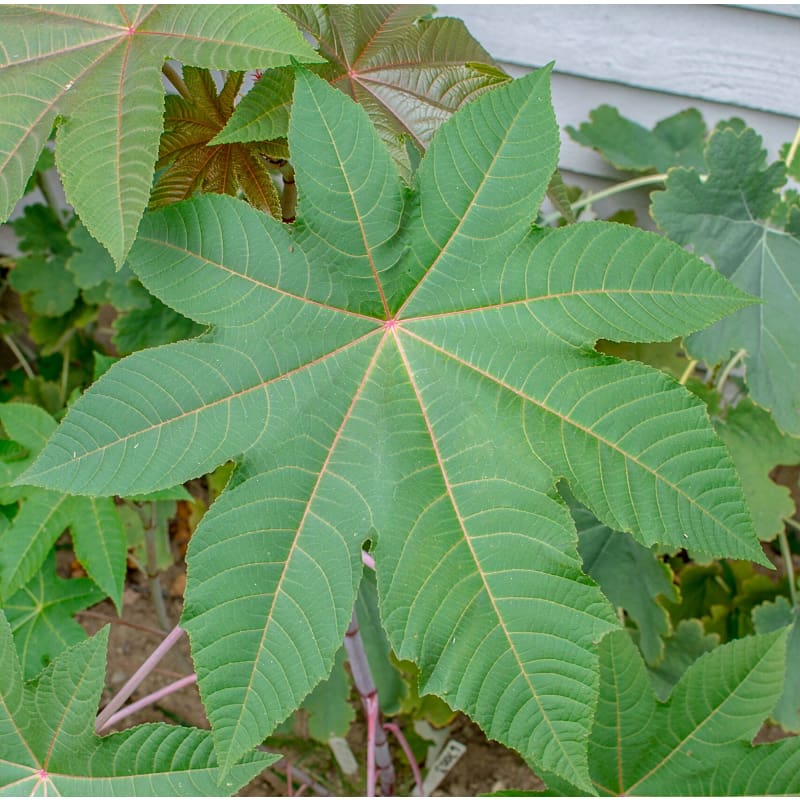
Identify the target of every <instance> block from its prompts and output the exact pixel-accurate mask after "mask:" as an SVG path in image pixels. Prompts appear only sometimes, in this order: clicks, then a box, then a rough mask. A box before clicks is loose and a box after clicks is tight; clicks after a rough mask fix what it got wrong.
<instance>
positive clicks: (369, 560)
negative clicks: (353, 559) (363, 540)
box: [361, 550, 375, 572]
mask: <svg viewBox="0 0 800 800" xmlns="http://www.w3.org/2000/svg"><path fill="white" fill-rule="evenodd" d="M361 560H362V561H363V562H364V564H365V565H366V566H368V567H369V568H370V569H371V570H372V571H373V572H375V559H374V558H373V557H372V556H371V555H370V554H369V553H365V552H364V551H363V550H362V551H361Z"/></svg>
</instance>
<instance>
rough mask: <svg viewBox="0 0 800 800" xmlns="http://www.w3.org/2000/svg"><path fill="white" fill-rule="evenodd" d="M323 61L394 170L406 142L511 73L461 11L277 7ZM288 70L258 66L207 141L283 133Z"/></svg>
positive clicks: (405, 167)
mask: <svg viewBox="0 0 800 800" xmlns="http://www.w3.org/2000/svg"><path fill="white" fill-rule="evenodd" d="M280 8H281V10H282V11H283V12H284V13H286V14H287V16H288V17H289V18H290V19H291V20H293V21H294V22H295V24H296V25H297V26H298V27H299V28H300V30H301V31H303V32H304V33H305V34H306V35H308V36H310V37H313V39H314V40H315V41H316V42H317V47H318V49H319V52H320V54H321V55H324V56H325V58H326V59H327V63H325V64H322V65H319V66H314V67H313V70H314V71H315V72H317V73H318V74H319V75H321V76H322V77H323V78H325V79H326V80H327V81H329V82H330V83H331V84H332V85H333V86H335V87H336V88H337V89H340V90H341V91H343V92H345V93H346V94H348V95H349V96H350V97H352V98H353V99H354V100H356V101H357V102H358V103H360V104H361V106H362V107H363V108H364V110H365V111H366V112H367V114H368V115H369V118H370V120H371V121H372V123H373V125H374V126H375V129H376V130H377V132H378V135H379V137H380V139H381V141H382V142H383V143H384V144H385V145H386V147H387V148H388V149H389V152H390V153H391V155H392V158H393V160H394V162H395V165H396V166H397V168H398V170H399V172H400V174H401V176H402V177H403V178H404V179H406V180H408V179H410V177H411V172H412V170H411V161H410V158H409V154H408V150H407V147H409V146H410V147H412V148H414V149H416V150H418V151H419V152H424V151H425V149H426V148H427V146H428V144H429V143H430V141H431V138H432V137H433V134H434V132H435V131H436V129H437V128H438V127H439V126H440V125H441V124H442V123H443V122H444V121H445V120H447V119H448V118H449V117H450V116H451V115H452V114H453V113H454V112H455V111H457V110H458V109H459V108H461V106H463V105H464V104H466V103H468V102H470V101H471V100H473V99H475V98H476V97H478V96H479V95H481V94H482V93H483V92H485V91H487V90H488V89H491V88H492V87H494V86H497V85H498V84H501V83H504V82H506V81H508V80H509V78H508V76H507V75H506V74H505V73H504V72H502V70H500V69H499V68H498V67H495V66H494V62H493V61H492V59H491V56H490V55H489V54H488V53H487V52H486V51H485V50H484V49H483V48H482V47H481V46H480V44H479V43H478V42H477V41H476V40H475V39H474V38H473V37H472V36H470V34H469V31H467V28H466V27H465V25H464V23H463V22H462V21H461V20H459V19H451V18H447V17H439V18H437V19H423V17H425V15H428V14H430V13H431V12H432V11H433V10H434V9H433V7H432V6H426V5H284V6H281V7H280ZM292 87H293V73H292V71H291V70H290V69H277V70H271V71H269V72H267V73H265V74H264V75H263V76H262V77H261V78H260V79H259V80H258V81H257V82H256V84H255V85H254V87H253V88H252V89H251V90H250V92H249V93H248V94H247V95H246V96H245V97H244V98H243V99H242V102H241V103H240V104H239V105H238V106H237V108H236V111H235V112H234V114H233V116H232V117H231V119H230V122H229V123H228V124H227V125H226V127H225V128H224V130H223V131H222V132H221V133H220V134H219V135H218V136H217V137H216V138H215V139H214V142H213V143H214V144H222V143H230V142H254V141H263V140H268V139H275V138H276V137H281V136H286V132H287V130H288V125H289V109H290V107H291V101H292Z"/></svg>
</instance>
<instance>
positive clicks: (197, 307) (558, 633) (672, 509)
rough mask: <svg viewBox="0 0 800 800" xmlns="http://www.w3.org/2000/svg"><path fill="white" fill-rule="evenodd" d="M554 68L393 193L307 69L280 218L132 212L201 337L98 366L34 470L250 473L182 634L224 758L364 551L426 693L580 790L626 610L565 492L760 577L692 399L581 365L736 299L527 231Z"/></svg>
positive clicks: (637, 533) (51, 476)
mask: <svg viewBox="0 0 800 800" xmlns="http://www.w3.org/2000/svg"><path fill="white" fill-rule="evenodd" d="M548 72H549V70H541V71H538V72H536V73H534V74H532V75H531V76H529V77H526V78H524V79H521V80H519V81H515V82H513V83H511V84H508V85H507V86H503V87H500V88H498V89H496V90H495V91H493V92H490V93H488V94H486V95H485V96H484V97H481V98H480V99H478V100H476V101H475V102H474V103H471V104H470V105H468V106H467V107H465V108H464V109H462V110H461V111H460V112H458V113H456V114H455V115H454V116H453V118H452V119H451V120H450V121H449V122H447V123H445V124H444V125H442V127H441V128H440V129H439V131H438V132H437V134H436V135H435V136H434V138H433V140H432V142H431V145H430V147H429V149H428V152H427V153H426V155H425V157H424V158H423V160H422V163H421V165H420V167H419V170H418V171H417V174H416V178H415V184H414V187H415V188H414V192H413V194H412V195H410V196H409V194H408V192H406V191H405V190H404V189H403V187H402V183H401V181H400V177H399V175H398V174H397V172H396V170H395V167H394V165H393V162H392V159H391V156H390V154H389V152H388V151H387V150H386V149H385V148H384V147H383V146H382V144H381V143H380V141H379V138H378V136H377V134H376V133H375V131H374V128H373V127H372V125H371V123H370V121H369V118H368V117H367V115H366V113H365V112H364V111H363V110H362V109H361V108H360V107H358V106H356V105H354V104H353V103H352V102H351V101H350V100H348V99H347V98H346V97H345V96H344V95H343V94H341V93H339V92H336V91H335V90H333V89H332V88H331V87H329V86H328V84H326V83H325V82H324V81H321V80H320V79H319V78H316V77H314V76H313V75H311V74H310V73H308V72H306V71H300V72H298V75H297V78H296V81H295V96H294V102H293V110H292V116H291V125H290V131H289V147H290V152H291V154H292V159H293V163H294V166H295V171H296V177H297V182H298V189H299V195H300V198H301V200H300V205H299V208H298V222H297V224H296V225H295V226H294V227H293V228H286V227H283V226H281V224H280V223H278V222H276V221H275V220H273V219H272V218H270V217H267V216H264V215H262V214H260V213H259V212H258V211H256V210H254V209H252V208H250V207H249V206H247V205H245V204H244V203H242V202H240V201H237V200H234V199H230V198H226V197H224V196H216V195H205V196H202V197H200V198H197V199H195V200H193V201H190V202H186V203H181V204H177V205H174V206H169V207H167V208H165V209H163V210H161V211H158V212H154V213H152V214H149V215H148V216H147V217H145V219H144V221H143V223H142V228H141V231H140V236H139V239H138V241H137V244H136V246H135V247H134V249H133V250H132V251H131V255H130V263H131V266H132V268H133V269H134V271H135V272H136V273H137V275H138V276H139V278H140V280H141V281H142V282H143V283H144V285H145V286H146V287H147V288H148V290H149V291H151V292H152V293H153V294H155V295H156V296H157V297H159V298H160V299H161V300H162V301H163V302H165V303H167V304H169V305H170V306H172V307H174V308H176V309H178V310H179V311H181V312H182V313H184V314H186V315H187V316H189V317H190V318H192V319H194V320H195V321H196V322H197V323H199V324H203V325H209V326H211V329H210V331H209V333H207V334H205V335H203V336H202V337H200V338H199V339H195V340H192V341H188V342H183V343H178V344H174V345H169V346H167V347H163V348H159V349H157V350H153V351H144V352H138V353H134V354H133V355H132V356H130V357H128V358H127V359H124V360H122V361H120V362H119V363H117V364H115V365H114V366H112V367H111V369H110V370H109V371H108V372H107V373H106V374H105V375H103V376H102V377H101V378H100V379H99V380H98V381H97V383H96V384H95V385H94V386H93V387H92V388H91V389H90V390H89V391H88V392H87V393H86V394H85V395H84V396H83V397H82V398H80V399H79V400H78V401H77V402H76V403H75V404H74V405H73V406H72V408H71V409H70V411H69V413H68V414H67V416H66V418H65V420H64V421H63V423H62V425H61V426H60V428H59V430H58V431H57V432H56V434H55V435H54V436H53V437H52V438H51V440H50V442H49V444H48V446H47V448H46V449H45V451H44V452H43V453H42V454H41V455H40V457H39V458H38V460H37V462H36V463H35V465H34V466H33V467H32V468H30V469H29V470H28V471H27V472H26V474H25V476H24V478H23V479H22V480H24V481H26V482H29V483H34V484H36V485H47V486H48V487H51V489H54V488H56V487H58V488H59V489H60V490H62V491H71V492H81V493H91V494H107V493H111V492H116V493H121V494H131V493H138V492H145V491H150V490H153V489H155V488H158V487H159V486H167V485H171V484H174V483H177V482H180V481H183V480H186V479H187V478H189V477H192V476H194V475H198V474H202V473H203V472H206V471H208V470H210V469H212V468H213V467H215V466H216V465H217V464H220V463H222V462H223V461H225V460H227V459H228V458H231V457H237V458H238V459H239V460H240V468H239V471H238V477H237V479H236V480H235V481H234V484H235V485H234V488H232V489H229V490H227V491H226V492H224V493H223V495H222V496H221V497H220V499H219V500H218V501H217V502H216V503H215V505H214V506H213V508H212V510H211V511H210V512H209V513H208V514H207V515H206V517H205V518H204V520H203V523H202V524H201V526H200V528H199V529H198V530H197V532H196V533H195V536H194V537H193V540H192V545H191V548H190V554H189V585H188V588H187V598H186V608H185V612H184V617H183V625H184V626H185V627H186V629H187V630H188V632H189V635H190V638H191V641H192V648H193V654H194V658H195V663H196V666H197V671H198V680H199V686H200V690H201V694H202V696H203V699H204V703H205V705H206V708H207V711H208V714H209V718H210V720H211V723H212V727H213V729H214V736H215V744H216V748H217V752H218V753H219V756H220V760H221V764H222V765H223V768H224V769H228V768H231V767H232V765H233V764H234V763H236V762H237V761H238V759H239V758H240V757H241V755H242V754H243V753H245V752H246V751H247V750H248V749H249V748H250V747H252V746H253V745H254V744H256V743H257V742H258V741H260V740H261V739H263V737H264V736H265V735H267V734H268V733H269V732H270V730H271V729H273V728H274V726H275V725H276V724H277V723H278V722H280V721H281V720H282V719H283V718H284V717H286V716H287V715H288V714H289V713H290V712H291V711H292V710H293V708H295V707H296V706H297V705H298V703H300V702H301V701H302V699H303V698H304V697H305V695H307V694H308V692H309V691H310V690H311V689H312V688H313V687H314V685H316V683H318V682H319V681H320V680H322V679H323V678H324V677H326V676H327V675H328V673H329V672H330V669H331V665H332V662H333V656H334V654H335V652H336V651H337V650H338V649H339V646H340V643H341V641H342V637H343V634H344V631H345V628H346V626H347V624H348V622H349V619H350V613H351V609H352V606H353V603H354V600H355V596H356V589H357V587H358V584H359V581H360V573H361V561H360V546H361V543H362V542H363V541H364V540H365V539H367V538H369V539H370V540H372V541H374V542H376V543H377V546H376V550H375V553H376V561H377V565H378V568H377V569H378V573H377V574H378V592H379V597H380V604H381V612H382V618H383V622H384V625H385V627H386V631H387V634H388V637H389V641H390V643H391V645H392V648H393V649H394V651H395V652H396V653H397V655H398V656H399V657H400V658H404V659H409V660H412V661H415V662H416V663H417V664H418V665H419V667H420V688H421V690H422V691H424V692H432V693H435V694H438V695H439V696H441V697H442V698H443V699H445V700H446V702H447V703H448V704H449V705H450V706H452V707H453V708H458V709H462V710H465V711H466V712H467V713H469V714H470V715H471V716H473V717H474V718H475V719H476V720H477V721H478V722H479V723H480V724H481V725H482V726H483V727H484V728H485V729H486V731H487V733H488V734H489V735H490V736H492V737H493V738H498V739H500V740H501V741H503V742H505V743H506V744H508V745H510V746H512V747H515V748H516V749H518V750H520V751H521V752H522V753H523V755H524V756H525V757H526V758H528V759H530V760H531V762H532V763H534V764H535V765H537V766H540V767H541V768H543V769H545V770H547V771H552V772H556V773H558V774H561V775H563V776H567V777H568V778H569V779H570V780H572V781H574V782H575V783H576V785H579V786H583V787H584V788H588V786H589V783H588V777H587V776H588V773H587V766H586V765H587V761H586V737H587V735H588V732H589V722H590V719H591V709H592V708H593V706H594V702H595V698H596V692H597V689H596V674H597V673H596V669H597V667H596V664H597V662H596V655H595V645H596V642H597V641H598V640H599V638H600V637H601V636H602V634H603V633H604V632H606V631H607V630H609V629H610V628H611V627H612V626H613V625H614V620H615V616H614V614H613V612H612V610H611V609H610V607H609V606H608V604H607V602H606V601H605V599H604V598H603V596H602V594H601V593H600V592H599V590H598V589H597V587H596V585H595V584H594V583H593V582H592V581H591V580H590V579H589V578H587V577H586V576H585V575H584V574H583V572H582V571H581V565H580V558H579V556H578V553H577V550H576V542H577V540H576V536H575V528H574V524H573V522H572V520H571V518H570V516H569V514H568V512H567V511H566V509H565V507H564V506H563V504H562V503H561V501H560V500H559V499H558V497H557V495H556V493H555V488H554V487H555V482H556V479H557V478H558V477H564V478H566V480H567V481H568V482H569V484H570V486H571V488H572V491H573V492H574V494H575V495H576V497H577V498H578V500H580V501H581V502H582V503H584V504H585V505H587V506H589V507H590V508H591V509H592V510H593V512H594V513H595V514H596V515H597V516H598V518H599V519H601V520H602V521H603V522H604V523H605V524H607V525H609V526H611V527H614V528H615V529H617V530H622V531H630V532H631V533H632V535H633V536H634V538H636V539H637V540H638V541H640V542H641V543H642V544H644V545H646V546H650V545H651V544H653V543H656V542H660V543H664V544H666V545H670V546H674V547H679V546H683V545H684V544H687V545H689V546H694V547H696V548H698V549H699V550H701V551H703V552H708V553H714V554H718V555H723V554H726V555H738V556H740V557H752V558H754V559H756V560H759V561H760V560H762V556H761V553H760V549H759V548H758V546H757V543H756V539H755V537H754V535H753V531H752V527H751V523H750V520H749V516H748V514H747V511H746V509H745V506H744V503H743V500H742V498H741V493H740V489H739V488H738V486H737V483H736V480H735V477H734V471H733V466H732V464H731V462H730V460H729V458H728V456H727V454H726V452H725V450H724V447H723V446H722V444H721V443H720V442H719V441H718V440H717V438H716V436H715V435H714V433H713V431H712V429H711V427H710V424H709V422H708V419H707V417H706V415H705V412H704V410H703V407H702V405H701V404H700V403H699V402H698V401H697V400H695V399H694V398H693V397H692V396H691V395H690V394H689V393H688V392H687V391H686V390H685V389H683V387H681V386H679V385H678V384H676V383H675V382H673V381H671V380H669V379H668V378H666V376H664V375H663V374H661V373H659V372H657V371H655V370H653V369H651V368H647V367H645V366H643V365H641V364H635V363H633V362H620V361H618V360H616V359H614V358H610V357H608V356H604V355H600V354H598V353H597V352H596V351H595V350H594V349H593V344H594V342H595V341H596V340H597V339H598V338H605V339H611V340H614V339H621V340H628V341H654V340H655V341H658V340H661V341H664V340H670V339H672V338H673V337H675V336H676V335H678V334H680V333H681V332H687V331H691V330H695V329H698V328H700V327H702V326H704V325H707V324H708V323H709V322H711V321H713V320H715V319H717V318H719V316H721V315H723V314H725V313H728V312H730V311H732V310H734V309H737V308H740V307H742V305H743V304H746V303H748V302H749V301H748V300H747V298H746V296H745V295H744V294H742V293H741V292H739V291H737V290H735V289H733V288H732V287H731V286H730V284H729V283H728V282H727V281H725V280H724V279H723V278H722V277H720V276H719V275H718V274H717V273H715V272H714V271H713V270H712V269H710V268H709V267H708V266H707V265H705V264H704V263H703V262H701V261H700V260H699V259H697V258H696V257H694V256H692V255H690V254H687V253H685V252H683V251H681V250H680V249H679V248H678V247H676V246H675V245H673V244H671V243H670V242H668V241H666V240H664V239H661V238H659V237H657V236H655V235H653V234H648V233H645V232H642V231H637V230H634V229H626V228H624V227H622V226H616V225H612V224H605V223H594V224H587V225H580V226H574V227H568V228H563V229H559V230H551V231H547V230H531V228H530V221H531V220H532V219H534V218H535V217H536V213H537V209H538V205H539V203H540V201H541V199H542V197H543V196H544V193H545V191H546V189H547V186H548V183H549V180H550V176H551V174H552V172H553V170H554V169H555V165H556V158H557V143H558V134H557V128H556V125H555V120H554V117H553V113H552V109H551V106H550V103H549V99H548ZM532 143H535V144H536V146H537V148H538V152H539V157H537V158H536V159H530V158H529V157H528V153H529V151H530V148H531V146H532ZM365 153H368V154H369V157H365V156H364V154H365ZM465 153H469V158H468V159H465V158H463V156H464V154H465ZM334 196H335V197H336V198H337V202H336V203H335V204H332V202H331V198H332V197H334ZM620 309H624V310H625V311H624V314H620V313H619V310H620ZM198 374H202V375H204V376H205V380H203V381H202V382H198V381H197V380H195V379H194V376H196V375H198ZM143 381H144V383H143ZM145 387H146V389H145ZM143 391H144V392H145V394H144V395H143V394H142V392H143ZM145 397H146V401H145V400H144V398H145ZM137 398H142V400H141V401H140V400H139V399H137ZM601 475H602V480H601V479H600V477H599V476H601ZM298 607H302V608H303V609H304V610H305V613H304V614H302V615H298V613H297V609H298ZM233 653H235V658H232V654H233ZM487 675H490V676H491V679H487Z"/></svg>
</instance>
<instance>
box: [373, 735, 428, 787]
mask: <svg viewBox="0 0 800 800" xmlns="http://www.w3.org/2000/svg"><path fill="white" fill-rule="evenodd" d="M383 729H384V730H387V731H391V732H392V733H393V734H394V736H395V738H396V739H397V741H398V742H400V747H402V748H403V752H404V753H405V754H406V758H407V759H408V763H409V764H410V765H411V772H412V773H413V774H414V780H415V781H416V782H417V795H418V796H419V797H425V787H424V785H423V780H422V773H421V772H420V771H419V764H417V759H416V758H414V752H413V750H412V749H411V745H410V744H409V743H408V739H406V737H405V735H404V734H403V731H401V730H400V726H399V725H397V724H396V723H394V722H386V723H384V726H383Z"/></svg>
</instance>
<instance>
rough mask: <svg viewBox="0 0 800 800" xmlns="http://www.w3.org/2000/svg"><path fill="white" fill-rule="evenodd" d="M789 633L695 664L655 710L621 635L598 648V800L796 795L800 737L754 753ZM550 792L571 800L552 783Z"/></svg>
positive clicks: (594, 760) (740, 642)
mask: <svg viewBox="0 0 800 800" xmlns="http://www.w3.org/2000/svg"><path fill="white" fill-rule="evenodd" d="M785 654H786V633H785V631H778V632H775V633H769V634H763V635H759V636H749V637H746V638H744V639H737V640H736V641H733V642H730V643H728V644H726V645H722V646H720V647H718V648H716V649H715V650H713V651H711V652H710V653H707V654H705V655H703V656H701V657H700V658H699V659H698V660H697V661H696V662H695V663H694V664H692V666H690V667H689V668H688V669H687V670H686V672H685V674H684V675H683V677H682V678H681V679H680V681H678V683H677V685H676V686H675V687H674V689H673V690H672V692H671V694H670V696H669V699H668V700H667V701H666V702H665V703H659V702H657V701H656V698H655V697H654V695H653V689H652V686H651V685H650V681H649V680H648V677H647V671H646V669H645V666H644V663H643V662H642V659H641V656H640V655H639V653H638V652H637V650H636V648H635V647H634V645H633V644H632V642H631V640H630V638H629V637H628V636H627V635H626V634H625V633H623V632H622V631H616V632H614V633H611V634H609V635H608V636H606V637H605V638H604V639H603V641H602V643H601V644H600V701H599V704H598V708H597V717H596V720H595V724H594V729H593V731H592V738H591V743H590V746H589V761H590V770H591V775H592V786H593V789H594V790H595V791H596V792H597V793H599V794H601V795H617V796H623V795H625V796H635V795H650V796H653V795H671V794H674V792H675V790H676V788H678V787H680V791H681V793H682V794H684V795H700V796H716V795H728V796H737V795H771V794H795V793H797V791H798V790H800V777H798V776H800V772H798V770H797V767H798V766H800V738H797V737H795V738H792V739H787V740H784V741H781V742H775V743H773V744H768V745H757V746H754V745H752V744H751V741H752V739H753V737H754V736H755V734H756V733H757V732H758V729H759V728H760V726H761V724H762V722H763V721H764V719H765V718H766V717H767V716H768V715H769V713H770V711H771V709H772V707H773V705H774V704H775V701H776V700H777V697H778V695H779V694H780V687H781V683H782V681H781V678H782V671H783V668H784V658H785ZM548 784H549V786H550V789H551V790H553V792H554V793H561V794H570V795H571V794H576V787H570V786H569V785H567V784H564V783H563V782H560V781H558V780H551V781H548Z"/></svg>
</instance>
